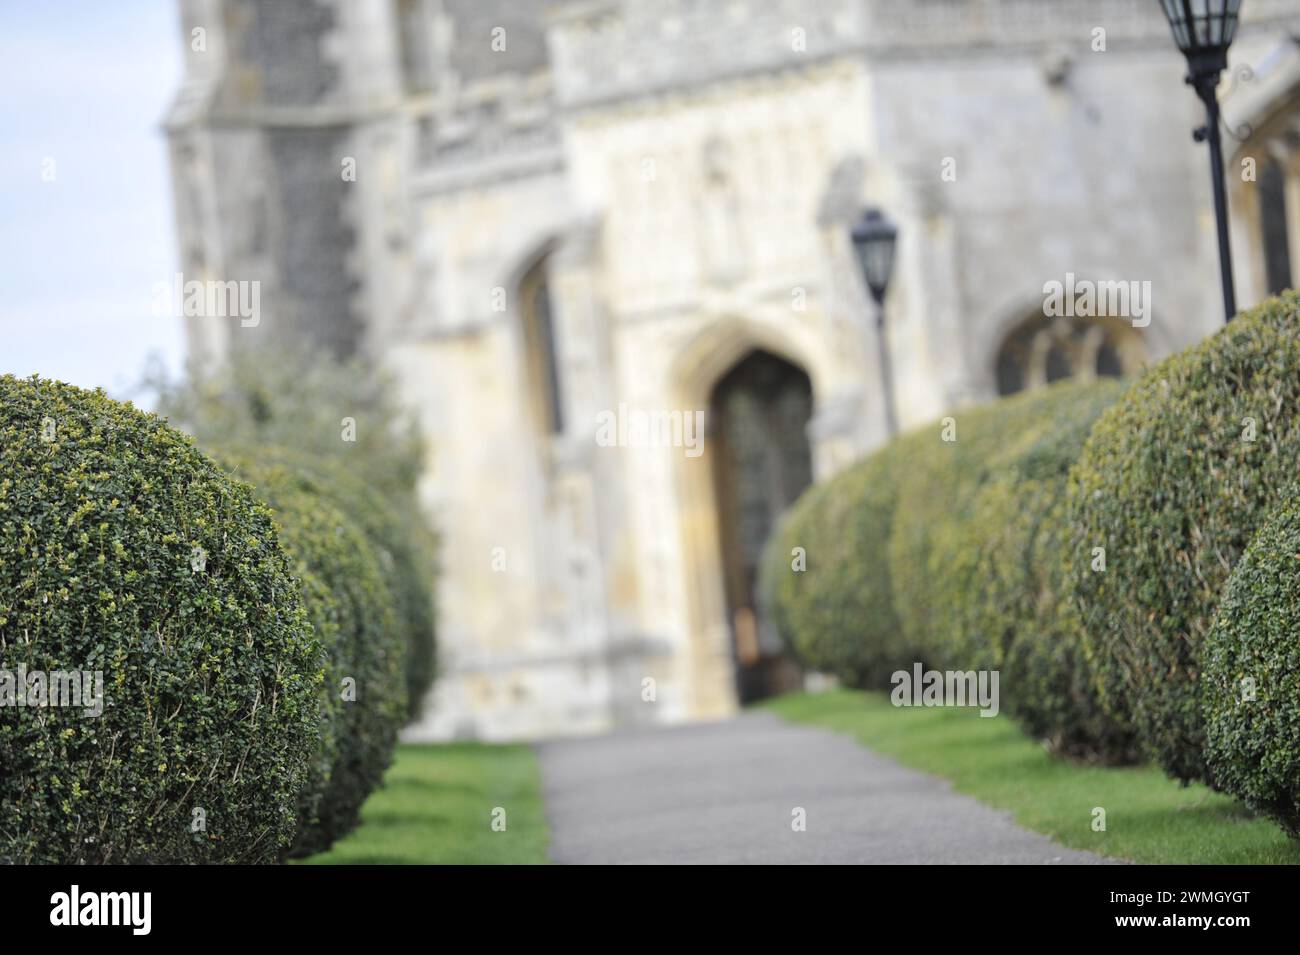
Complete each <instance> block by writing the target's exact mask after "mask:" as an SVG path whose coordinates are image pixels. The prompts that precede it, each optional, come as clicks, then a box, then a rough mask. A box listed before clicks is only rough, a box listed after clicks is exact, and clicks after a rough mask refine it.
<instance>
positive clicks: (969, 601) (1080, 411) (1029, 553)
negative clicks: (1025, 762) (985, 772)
mask: <svg viewBox="0 0 1300 955" xmlns="http://www.w3.org/2000/svg"><path fill="white" fill-rule="evenodd" d="M1121 393H1122V388H1121V386H1120V385H1119V384H1118V383H1116V382H1098V383H1096V384H1094V385H1086V386H1072V387H1071V388H1068V389H1061V390H1060V391H1057V392H1056V393H1054V394H1052V395H1050V398H1051V400H1050V401H1049V403H1048V404H1047V405H1046V406H1045V410H1050V413H1051V414H1052V417H1053V419H1054V421H1055V424H1054V426H1053V427H1052V428H1050V429H1048V430H1047V431H1046V432H1045V433H1044V434H1042V436H1041V437H1039V438H1038V439H1037V440H1036V441H1034V442H1033V443H1032V444H1030V445H1029V446H1028V447H1027V448H1025V449H1024V450H1023V451H1022V452H1021V453H1019V454H1014V455H1010V456H1009V457H1008V459H1007V460H1006V461H1005V462H1004V464H1003V467H1002V469H1001V472H1000V473H999V475H998V476H997V477H995V478H993V479H991V480H990V481H989V482H988V483H987V484H986V485H985V486H984V487H983V488H982V489H981V491H980V492H979V494H978V495H977V496H976V498H975V501H974V503H973V505H972V508H971V512H970V515H969V519H968V520H966V521H964V522H963V525H962V533H961V534H959V535H958V539H957V543H958V547H959V549H960V548H961V547H965V548H967V549H969V552H970V553H971V554H972V555H973V556H974V563H973V574H972V575H971V577H970V578H969V579H968V580H966V581H964V589H963V597H962V599H961V600H960V601H959V602H958V603H957V605H956V611H957V613H956V621H955V626H956V628H957V629H958V630H959V631H960V632H961V633H963V634H965V635H966V638H967V640H968V642H969V643H971V644H972V645H977V646H982V647H984V648H985V653H984V654H982V655H980V656H979V661H980V663H981V665H987V666H991V667H993V668H996V669H997V670H999V671H1000V673H1001V680H1000V688H1001V695H1002V705H1003V708H1004V709H1005V710H1006V711H1007V712H1008V713H1009V714H1011V715H1012V716H1013V717H1015V719H1016V720H1017V722H1019V723H1020V724H1021V726H1022V727H1023V728H1024V730H1025V731H1026V732H1027V733H1029V734H1030V735H1032V736H1034V737H1036V738H1039V739H1041V740H1043V741H1044V742H1045V743H1046V744H1047V745H1048V746H1049V747H1050V748H1051V749H1052V750H1053V751H1055V752H1059V753H1062V754H1064V755H1068V756H1071V757H1073V758H1077V759H1086V760H1090V761H1099V762H1106V763H1128V762H1132V761H1133V760H1135V759H1136V757H1137V755H1138V753H1137V745H1136V737H1135V735H1134V733H1133V730H1132V728H1131V726H1130V725H1129V724H1128V721H1127V719H1126V718H1125V716H1124V714H1122V713H1119V714H1116V713H1108V712H1107V711H1106V710H1105V709H1104V708H1103V707H1102V705H1101V701H1100V699H1099V696H1098V694H1097V691H1096V688H1095V686H1094V685H1093V681H1092V673H1091V668H1090V667H1089V665H1088V661H1087V659H1086V657H1085V655H1084V653H1083V639H1082V621H1081V619H1080V617H1079V614H1078V611H1077V608H1076V607H1075V606H1074V604H1073V602H1072V601H1071V600H1069V599H1068V597H1067V593H1068V587H1067V586H1066V579H1067V577H1068V575H1069V572H1070V571H1069V565H1070V563H1071V562H1072V561H1073V560H1075V559H1076V555H1074V554H1073V553H1071V552H1070V549H1069V548H1068V546H1067V545H1066V541H1067V540H1068V534H1067V533H1066V528H1067V520H1066V519H1067V507H1066V500H1065V494H1066V487H1067V475H1068V473H1069V469H1070V467H1071V466H1072V465H1073V464H1074V462H1075V461H1076V460H1077V458H1078V456H1079V453H1080V451H1081V450H1082V448H1083V444H1084V441H1085V440H1086V438H1087V435H1088V432H1089V430H1090V429H1091V427H1092V425H1093V423H1094V422H1095V420H1096V419H1097V417H1098V416H1099V415H1100V414H1101V412H1102V411H1103V410H1105V408H1107V407H1108V406H1109V405H1111V404H1112V403H1113V402H1114V401H1115V400H1116V398H1118V397H1119V395H1120V394H1121ZM1062 399H1065V400H1062ZM963 538H964V544H963V543H962V539H963ZM1084 556H1085V557H1086V556H1087V555H1084Z"/></svg>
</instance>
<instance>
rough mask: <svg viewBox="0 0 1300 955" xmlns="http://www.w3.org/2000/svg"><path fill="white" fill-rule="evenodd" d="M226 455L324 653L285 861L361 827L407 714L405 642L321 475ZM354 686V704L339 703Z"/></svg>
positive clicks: (366, 550)
mask: <svg viewBox="0 0 1300 955" xmlns="http://www.w3.org/2000/svg"><path fill="white" fill-rule="evenodd" d="M274 458H275V452H273V451H267V452H266V453H265V454H260V455H257V458H256V460H257V463H251V460H252V459H251V458H248V459H244V458H241V457H240V456H239V455H237V454H234V453H230V454H227V455H225V456H224V457H223V459H224V460H227V461H229V463H230V464H231V465H232V470H233V471H234V472H235V473H236V474H238V475H239V476H240V477H241V478H242V479H244V480H248V481H250V482H251V483H252V484H253V485H254V487H255V488H256V489H257V493H258V494H259V495H260V496H261V497H262V498H263V499H264V500H266V501H267V503H268V504H270V506H271V509H272V512H273V513H274V515H275V520H276V523H277V524H278V525H279V526H280V538H281V541H282V542H283V544H284V547H285V550H286V551H287V552H288V553H289V555H290V556H291V557H292V558H293V559H294V562H295V570H296V573H297V575H298V577H299V578H300V579H301V581H302V594H303V604H304V606H305V607H306V610H307V615H308V617H309V619H310V620H311V623H312V626H313V627H314V628H315V629H316V632H317V634H318V636H319V637H320V639H321V642H322V643H323V645H324V647H325V651H326V656H327V665H326V677H325V680H324V685H323V688H322V693H321V707H322V712H323V720H322V726H321V732H320V745H319V749H318V752H317V759H316V763H315V766H314V772H313V775H312V782H311V785H310V786H308V787H307V788H306V789H305V790H304V792H303V794H302V799H301V804H300V824H299V830H298V837H297V839H296V841H295V843H294V846H293V849H292V851H291V853H290V854H291V855H294V856H305V855H311V854H313V853H316V852H320V851H322V850H324V849H326V848H328V847H329V846H330V845H331V844H332V843H333V842H334V841H335V840H337V839H339V838H340V837H342V836H344V835H346V834H347V833H348V832H350V831H351V830H352V829H353V828H354V827H355V826H356V824H357V821H358V818H359V813H360V809H361V805H362V803H363V802H365V800H366V797H367V796H369V795H370V793H371V792H372V791H373V790H374V789H375V788H376V787H377V786H378V785H379V784H380V782H381V781H382V779H383V774H384V771H385V770H386V769H387V768H388V765H389V763H390V762H391V761H392V755H393V747H394V745H395V744H396V740H397V730H398V729H399V728H400V726H401V724H402V722H403V719H404V717H405V714H406V686H405V681H404V678H403V675H402V663H403V660H404V659H405V654H406V646H405V640H404V634H403V632H402V630H401V629H400V627H399V626H398V624H397V619H396V616H395V614H394V609H393V608H394V604H395V600H394V596H393V594H392V592H391V591H390V590H389V588H388V586H387V584H386V583H385V580H384V575H383V572H382V570H381V566H380V562H379V559H378V557H377V555H376V553H375V551H374V550H373V549H372V548H371V546H370V543H369V542H368V541H367V539H366V537H365V535H364V533H363V532H362V531H361V530H360V529H359V528H358V527H357V525H356V524H354V523H353V522H352V521H351V520H350V519H349V518H348V517H347V516H346V515H345V514H344V513H343V512H342V511H340V510H339V509H338V508H337V507H335V506H334V505H333V503H331V494H332V493H333V492H331V491H330V490H329V489H328V488H327V487H326V486H325V485H324V483H323V482H322V481H320V479H318V478H316V477H315V476H313V475H309V474H305V473H303V472H301V471H297V470H294V469H290V468H288V467H285V466H283V465H280V464H275V463H268V462H271V461H273V460H274ZM347 680H351V681H353V686H354V687H355V699H354V700H346V699H345V698H344V696H345V692H346V690H347V687H346V686H345V681H347Z"/></svg>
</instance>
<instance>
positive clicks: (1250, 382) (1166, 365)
mask: <svg viewBox="0 0 1300 955" xmlns="http://www.w3.org/2000/svg"><path fill="white" fill-rule="evenodd" d="M1297 312H1300V296H1297V295H1296V294H1295V293H1288V294H1287V295H1285V296H1282V297H1280V298H1276V299H1272V300H1270V301H1268V302H1266V303H1265V304H1263V305H1261V306H1260V307H1258V308H1256V309H1254V310H1253V311H1251V312H1248V313H1244V314H1242V315H1240V316H1238V317H1237V318H1236V319H1235V320H1234V321H1233V322H1232V323H1231V324H1229V325H1228V326H1226V327H1225V328H1224V329H1223V330H1221V331H1220V332H1219V333H1217V334H1216V335H1214V336H1213V337H1211V338H1209V339H1207V340H1206V341H1204V342H1202V343H1201V344H1199V345H1197V346H1195V347H1193V348H1191V349H1188V350H1187V351H1185V352H1182V353H1180V354H1178V355H1175V356H1173V357H1172V358H1169V359H1166V360H1165V361H1163V362H1161V363H1160V364H1159V365H1156V366H1155V367H1153V368H1151V369H1150V370H1148V371H1147V372H1146V373H1145V374H1144V375H1143V376H1142V377H1141V378H1140V379H1139V380H1138V381H1137V383H1136V384H1135V385H1134V386H1133V387H1132V388H1131V389H1130V390H1129V391H1128V393H1127V394H1126V395H1125V396H1124V398H1123V399H1122V400H1121V401H1120V402H1119V403H1118V404H1117V405H1115V407H1113V408H1112V409H1111V410H1110V411H1108V412H1107V413H1106V414H1105V415H1103V416H1102V418H1101V419H1100V420H1099V421H1098V422H1097V424H1096V426H1095V427H1094V428H1093V431H1092V434H1091V435H1090V437H1089V439H1088V442H1087V444H1086V446H1085V448H1084V453H1083V455H1082V456H1081V458H1080V460H1079V463H1078V465H1077V466H1076V468H1075V470H1074V472H1073V473H1072V476H1071V482H1072V490H1071V495H1070V501H1071V525H1072V527H1071V540H1070V542H1069V546H1070V547H1071V548H1073V552H1074V553H1075V554H1088V553H1091V551H1092V549H1093V548H1097V547H1101V548H1104V549H1105V560H1106V569H1105V571H1102V572H1096V571H1093V570H1091V567H1090V564H1089V562H1087V561H1083V560H1076V561H1075V566H1076V568H1078V570H1077V571H1076V572H1075V573H1074V574H1072V575H1071V578H1070V583H1071V586H1072V589H1073V591H1074V593H1075V595H1076V597H1077V599H1078V601H1079V604H1080V607H1081V609H1082V611H1083V614H1084V623H1085V627H1086V635H1087V640H1088V645H1089V652H1090V653H1091V654H1092V656H1093V658H1094V663H1095V666H1096V673H1097V677H1098V681H1099V687H1100V689H1101V691H1102V697H1103V702H1104V703H1105V704H1106V705H1108V706H1112V707H1130V708H1131V709H1132V713H1133V718H1134V722H1135V725H1136V727H1137V730H1138V732H1139V734H1140V736H1141V737H1142V741H1143V745H1144V746H1145V747H1146V748H1147V749H1148V750H1149V752H1150V753H1151V755H1152V756H1153V758H1155V759H1156V760H1157V761H1158V762H1159V763H1160V764H1161V766H1163V767H1164V768H1165V770H1166V771H1167V772H1169V773H1170V774H1171V775H1172V776H1174V777H1175V778H1178V779H1181V780H1184V781H1187V780H1194V779H1204V780H1205V781H1206V782H1209V783H1210V784H1212V785H1213V784H1214V779H1213V777H1212V776H1211V775H1210V774H1208V773H1207V772H1206V766H1205V761H1204V753H1203V749H1204V731H1203V726H1202V721H1201V704H1200V699H1199V692H1198V680H1199V674H1200V649H1201V645H1202V644H1203V642H1204V640H1205V636H1206V634H1208V633H1209V630H1210V626H1211V624H1212V623H1213V620H1214V613H1215V608H1216V607H1217V606H1218V602H1219V598H1220V593H1221V591H1222V588H1223V585H1224V583H1225V581H1226V580H1227V578H1228V575H1229V573H1231V571H1232V568H1233V567H1234V565H1235V564H1236V563H1237V560H1238V558H1239V557H1240V555H1241V553H1242V552H1243V551H1244V550H1245V548H1246V545H1247V544H1248V543H1249V542H1250V539H1251V537H1252V536H1253V534H1254V532H1255V531H1256V530H1257V529H1258V528H1259V526H1260V524H1261V523H1262V521H1263V519H1264V516H1265V515H1266V514H1268V513H1269V512H1270V511H1271V510H1272V508H1273V507H1274V505H1275V504H1276V503H1277V502H1278V501H1279V500H1280V499H1281V498H1282V496H1283V495H1284V494H1285V493H1286V491H1287V488H1288V487H1289V486H1290V484H1291V482H1292V481H1293V480H1294V477H1295V474H1296V463H1297V449H1300V315H1297Z"/></svg>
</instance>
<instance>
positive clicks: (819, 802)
mask: <svg viewBox="0 0 1300 955" xmlns="http://www.w3.org/2000/svg"><path fill="white" fill-rule="evenodd" d="M538 753H539V755H540V757H541V770H542V784H543V792H544V795H545V798H546V812H547V817H548V820H549V822H550V826H551V858H552V859H554V860H555V861H556V862H568V863H633V862H635V863H791V862H816V863H836V862H840V863H859V862H868V863H1028V864H1041V863H1085V864H1087V863H1098V862H1102V861H1105V860H1102V859H1100V858H1099V857H1097V856H1094V855H1092V854H1091V853H1087V852H1079V851H1075V850H1072V849H1065V848H1062V847H1061V846H1058V845H1057V844H1056V843H1054V842H1052V841H1051V840H1050V839H1048V838H1046V837H1045V836H1041V835H1038V834H1036V833H1032V832H1029V831H1027V830H1025V829H1021V828H1020V827H1019V826H1017V825H1015V824H1014V823H1013V822H1012V821H1011V820H1010V818H1009V817H1008V816H1007V815H1006V814H1005V813H1001V812H998V811H997V810H994V809H990V808H988V807H987V806H984V805H982V804H981V803H978V802H976V801H975V800H974V799H971V798H969V797H967V796H962V795H959V794H957V793H954V792H953V791H952V790H951V789H950V788H949V786H948V784H947V783H946V782H944V781H943V780H940V779H936V778H935V777H932V776H927V775H925V774H924V773H919V772H916V771H915V770H911V769H906V768H904V767H902V766H900V765H899V764H898V763H896V762H894V761H893V760H891V759H889V758H887V757H884V756H880V755H878V754H876V753H873V752H871V751H870V750H867V749H864V748H863V747H861V746H859V745H857V743H855V742H854V741H853V740H851V739H849V738H848V737H847V736H841V735H839V734H836V733H832V732H829V731H827V730H822V729H817V728H814V727H808V726H799V725H795V724H792V723H786V722H785V721H783V720H781V719H778V718H777V717H775V716H773V715H771V714H769V713H745V714H743V715H741V716H739V717H736V718H735V719H731V720H727V721H724V722H717V723H704V724H696V725H692V726H683V727H674V728H670V729H655V730H644V731H630V732H621V733H614V734H611V735H608V736H598V737H591V738H586V739H573V740H557V741H554V742H547V743H542V744H539V746H538ZM796 807H799V808H802V809H803V810H805V813H806V820H807V828H806V831H803V832H796V831H793V829H792V827H791V823H792V820H793V819H794V815H793V810H794V809H795V808H796ZM1080 824H1081V825H1086V824H1087V819H1086V817H1085V818H1083V819H1082V821H1081V823H1080Z"/></svg>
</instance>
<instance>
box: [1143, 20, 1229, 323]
mask: <svg viewBox="0 0 1300 955" xmlns="http://www.w3.org/2000/svg"><path fill="white" fill-rule="evenodd" d="M1160 6H1161V8H1162V9H1163V10H1164V12H1165V16H1166V17H1167V18H1168V19H1169V26H1170V27H1171V28H1172V29H1173V31H1174V42H1175V43H1177V44H1178V49H1180V50H1182V51H1183V55H1184V56H1186V57H1187V68H1188V70H1187V83H1188V85H1189V86H1191V87H1192V88H1193V89H1194V90H1196V95H1197V96H1199V97H1200V98H1201V102H1203V103H1204V104H1205V125H1204V126H1202V127H1201V128H1200V129H1198V130H1196V132H1195V134H1194V135H1195V138H1196V141H1197V142H1198V143H1199V142H1208V143H1209V144H1210V175H1211V176H1212V177H1213V180H1214V216H1215V219H1216V220H1217V222H1218V227H1219V271H1220V273H1221V277H1222V280H1223V310H1224V312H1225V314H1226V316H1227V317H1226V318H1225V321H1232V316H1233V315H1235V314H1237V295H1236V292H1235V291H1234V290H1233V285H1232V248H1231V247H1230V245H1229V243H1228V195H1227V191H1226V190H1225V189H1224V185H1223V143H1222V140H1221V138H1220V136H1219V98H1218V96H1217V95H1216V93H1215V90H1216V89H1217V88H1218V85H1219V74H1220V73H1222V72H1223V71H1224V70H1225V69H1227V67H1228V47H1230V46H1232V41H1233V38H1234V37H1236V35H1237V17H1238V14H1239V13H1240V11H1241V0H1160Z"/></svg>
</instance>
